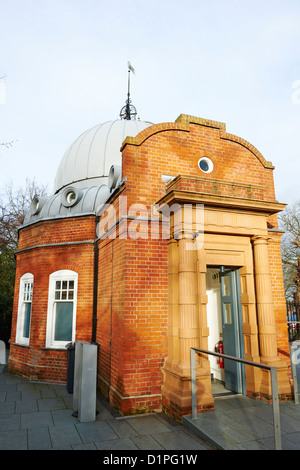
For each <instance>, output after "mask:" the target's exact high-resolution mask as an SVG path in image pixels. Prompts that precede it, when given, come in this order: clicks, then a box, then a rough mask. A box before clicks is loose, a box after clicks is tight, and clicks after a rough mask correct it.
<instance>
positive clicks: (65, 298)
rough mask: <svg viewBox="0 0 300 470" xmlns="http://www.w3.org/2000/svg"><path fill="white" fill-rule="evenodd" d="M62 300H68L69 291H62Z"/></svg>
mask: <svg viewBox="0 0 300 470" xmlns="http://www.w3.org/2000/svg"><path fill="white" fill-rule="evenodd" d="M61 298H62V300H67V291H66V290H63V291H62V293H61Z"/></svg>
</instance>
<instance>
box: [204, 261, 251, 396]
mask: <svg viewBox="0 0 300 470" xmlns="http://www.w3.org/2000/svg"><path fill="white" fill-rule="evenodd" d="M210 267H211V268H214V269H216V268H218V269H219V276H220V302H221V305H220V310H221V315H222V324H223V314H222V292H221V273H222V269H224V272H225V273H227V272H231V271H233V272H234V273H235V275H234V279H233V293H232V295H233V300H232V301H233V302H235V308H233V314H234V315H235V321H236V329H235V335H236V341H237V352H238V356H237V357H239V358H241V359H243V358H244V339H243V317H242V303H241V285H240V275H239V269H240V268H239V267H237V266H224V265H218V266H216V265H209V266H207V268H210ZM223 331H224V329H223ZM223 341H224V336H223ZM224 365H225V364H224ZM238 367H239V375H240V387H239V391H238V392H237V393H241V394H243V395H246V376H245V366H244V364H241V363H238Z"/></svg>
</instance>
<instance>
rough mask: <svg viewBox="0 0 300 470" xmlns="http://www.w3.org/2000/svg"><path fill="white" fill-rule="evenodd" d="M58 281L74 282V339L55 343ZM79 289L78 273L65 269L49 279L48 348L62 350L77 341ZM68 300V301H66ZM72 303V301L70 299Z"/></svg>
mask: <svg viewBox="0 0 300 470" xmlns="http://www.w3.org/2000/svg"><path fill="white" fill-rule="evenodd" d="M56 281H74V291H73V293H74V295H73V299H72V300H73V322H72V339H71V340H70V341H55V340H54V332H55V319H56V303H57V299H55V286H56ZM77 288H78V273H76V272H75V271H70V270H67V269H63V270H60V271H55V272H54V273H52V274H51V275H50V277H49V294H48V311H47V331H46V347H47V348H56V349H61V348H65V347H66V346H67V344H68V343H69V342H74V341H75V331H76V310H77ZM65 300H67V299H65ZM68 301H70V299H68Z"/></svg>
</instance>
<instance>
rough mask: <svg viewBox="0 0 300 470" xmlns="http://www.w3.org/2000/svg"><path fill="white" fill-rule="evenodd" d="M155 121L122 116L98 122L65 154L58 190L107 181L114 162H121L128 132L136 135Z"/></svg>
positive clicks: (56, 188)
mask: <svg viewBox="0 0 300 470" xmlns="http://www.w3.org/2000/svg"><path fill="white" fill-rule="evenodd" d="M150 126H152V123H151V122H147V121H139V120H134V119H132V120H131V119H129V120H127V119H120V120H115V121H107V122H105V123H103V124H98V125H97V126H94V127H92V128H91V129H89V130H87V131H86V132H84V133H83V134H81V135H80V136H79V137H78V138H77V139H76V140H75V141H74V142H73V144H72V145H70V147H69V148H68V149H67V151H66V153H65V154H64V156H63V158H62V160H61V163H60V165H59V167H58V170H57V172H56V177H55V181H54V192H55V193H56V192H58V191H59V190H60V189H62V188H64V187H66V186H68V185H73V186H81V187H83V186H84V187H87V186H99V185H101V184H107V182H108V175H109V170H110V168H111V166H112V165H121V164H122V161H121V156H122V154H121V152H120V148H121V146H122V143H123V142H124V140H125V138H126V137H127V136H130V137H135V136H136V135H137V134H139V132H141V131H142V130H144V129H146V128H147V127H150Z"/></svg>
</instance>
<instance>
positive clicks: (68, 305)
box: [54, 302, 73, 341]
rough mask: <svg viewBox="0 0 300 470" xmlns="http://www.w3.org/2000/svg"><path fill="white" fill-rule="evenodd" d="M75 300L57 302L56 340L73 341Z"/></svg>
mask: <svg viewBox="0 0 300 470" xmlns="http://www.w3.org/2000/svg"><path fill="white" fill-rule="evenodd" d="M72 324H73V302H61V303H60V302H57V303H56V317H55V331H54V340H55V341H72Z"/></svg>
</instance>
